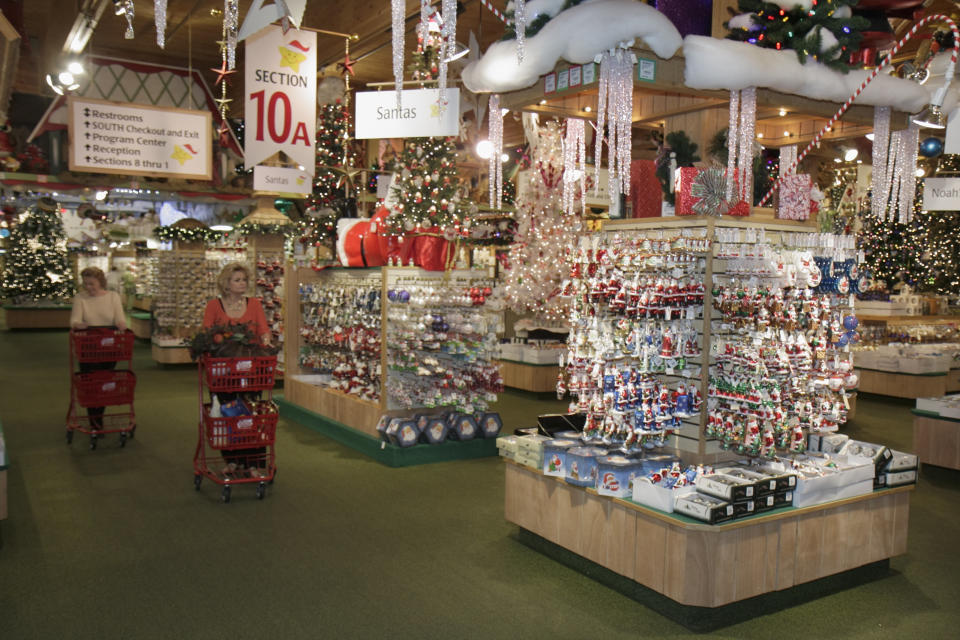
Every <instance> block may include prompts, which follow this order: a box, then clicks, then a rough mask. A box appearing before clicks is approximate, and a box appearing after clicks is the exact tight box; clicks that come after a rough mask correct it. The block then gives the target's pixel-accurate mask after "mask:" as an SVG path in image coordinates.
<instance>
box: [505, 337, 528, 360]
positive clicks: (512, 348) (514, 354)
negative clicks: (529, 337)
mask: <svg viewBox="0 0 960 640" xmlns="http://www.w3.org/2000/svg"><path fill="white" fill-rule="evenodd" d="M523 347H524V345H522V344H514V343H510V342H504V343H502V344H501V345H500V359H501V360H513V361H514V362H522V361H523V351H522V349H523Z"/></svg>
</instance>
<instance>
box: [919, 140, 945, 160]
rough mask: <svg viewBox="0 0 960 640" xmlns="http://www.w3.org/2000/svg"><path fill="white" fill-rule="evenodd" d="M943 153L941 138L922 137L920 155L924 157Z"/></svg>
mask: <svg viewBox="0 0 960 640" xmlns="http://www.w3.org/2000/svg"><path fill="white" fill-rule="evenodd" d="M941 153H943V140H941V139H940V138H934V137H933V136H931V137H929V138H924V139H923V141H922V142H921V143H920V155H922V156H923V157H924V158H936V157H937V156H938V155H940V154H941Z"/></svg>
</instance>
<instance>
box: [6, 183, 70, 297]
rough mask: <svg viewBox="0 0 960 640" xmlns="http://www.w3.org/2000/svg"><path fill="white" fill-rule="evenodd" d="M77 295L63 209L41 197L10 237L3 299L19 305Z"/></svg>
mask: <svg viewBox="0 0 960 640" xmlns="http://www.w3.org/2000/svg"><path fill="white" fill-rule="evenodd" d="M73 292H74V285H73V273H72V272H71V270H70V260H69V258H68V255H67V234H66V232H64V229H63V221H62V220H61V219H60V213H59V206H58V205H57V203H56V202H55V201H53V200H52V199H51V198H40V200H39V201H38V202H37V204H36V205H34V206H32V207H31V208H30V209H29V210H28V211H27V212H25V213H23V214H21V216H20V222H19V224H17V226H16V228H14V230H13V232H12V233H11V234H10V240H9V243H8V249H7V255H6V263H5V267H4V271H3V297H4V298H6V299H7V300H10V301H12V302H14V303H16V304H23V303H31V302H39V301H51V302H54V301H57V302H59V301H63V300H66V299H68V298H70V297H71V296H72V295H73Z"/></svg>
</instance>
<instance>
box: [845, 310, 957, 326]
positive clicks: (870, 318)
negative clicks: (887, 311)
mask: <svg viewBox="0 0 960 640" xmlns="http://www.w3.org/2000/svg"><path fill="white" fill-rule="evenodd" d="M857 318H859V319H860V322H870V323H874V324H960V316H876V315H870V314H861V313H858V314H857Z"/></svg>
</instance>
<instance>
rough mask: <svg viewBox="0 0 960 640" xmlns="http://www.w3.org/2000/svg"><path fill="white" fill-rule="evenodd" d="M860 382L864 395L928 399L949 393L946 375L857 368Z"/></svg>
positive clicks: (859, 387) (859, 385) (859, 386)
mask: <svg viewBox="0 0 960 640" xmlns="http://www.w3.org/2000/svg"><path fill="white" fill-rule="evenodd" d="M856 372H857V375H858V376H859V377H860V382H859V384H858V386H857V388H858V389H859V390H860V391H863V392H864V393H876V394H879V395H884V396H893V397H895V398H928V397H937V396H942V395H945V394H946V393H947V383H948V378H949V376H948V374H946V373H891V372H889V371H877V370H875V369H862V368H860V367H857V369H856Z"/></svg>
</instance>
